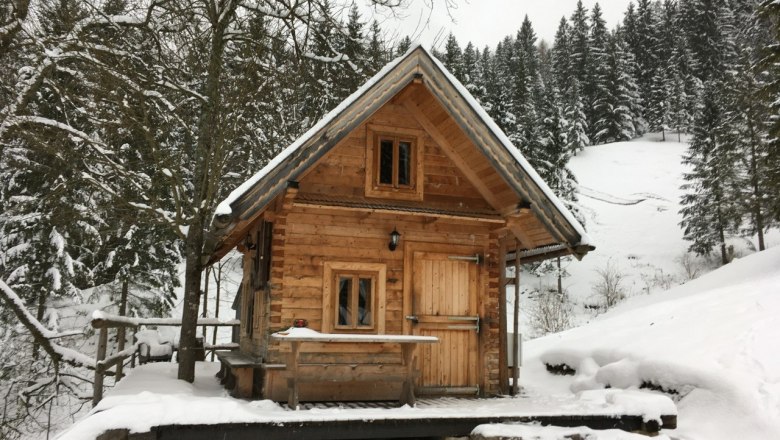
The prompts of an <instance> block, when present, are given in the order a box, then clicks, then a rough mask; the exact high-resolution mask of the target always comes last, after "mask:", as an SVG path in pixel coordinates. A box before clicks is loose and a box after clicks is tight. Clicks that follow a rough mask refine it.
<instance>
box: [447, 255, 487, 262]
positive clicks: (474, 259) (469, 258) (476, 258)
mask: <svg viewBox="0 0 780 440" xmlns="http://www.w3.org/2000/svg"><path fill="white" fill-rule="evenodd" d="M447 258H449V259H450V260H457V261H470V262H472V263H477V264H482V255H479V254H474V255H450V256H449V257H447Z"/></svg>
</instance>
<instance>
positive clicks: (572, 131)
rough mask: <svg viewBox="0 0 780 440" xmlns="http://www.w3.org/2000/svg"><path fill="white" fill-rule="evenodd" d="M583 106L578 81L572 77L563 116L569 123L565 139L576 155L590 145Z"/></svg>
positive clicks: (570, 149)
mask: <svg viewBox="0 0 780 440" xmlns="http://www.w3.org/2000/svg"><path fill="white" fill-rule="evenodd" d="M584 106H585V105H584V104H583V103H582V97H581V96H580V86H579V82H578V81H577V79H576V78H573V79H572V82H571V85H570V87H569V96H568V97H567V100H566V107H565V118H566V120H567V121H568V123H569V131H568V134H567V136H566V140H567V142H568V145H569V151H570V152H571V154H572V155H577V153H578V152H580V151H583V150H584V149H585V147H587V146H588V145H590V139H589V138H588V120H587V118H586V116H585V111H584Z"/></svg>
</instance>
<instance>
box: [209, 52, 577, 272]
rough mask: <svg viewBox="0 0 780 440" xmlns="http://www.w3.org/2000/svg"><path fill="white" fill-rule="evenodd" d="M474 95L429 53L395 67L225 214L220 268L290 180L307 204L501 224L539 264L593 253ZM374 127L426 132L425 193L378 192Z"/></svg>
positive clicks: (220, 221) (218, 225)
mask: <svg viewBox="0 0 780 440" xmlns="http://www.w3.org/2000/svg"><path fill="white" fill-rule="evenodd" d="M467 93H468V92H465V89H463V88H462V86H460V85H459V84H458V83H457V80H455V79H454V78H452V77H451V75H449V73H447V72H446V71H445V70H444V69H443V67H442V66H441V65H440V63H439V62H438V61H436V60H435V59H433V58H432V57H431V56H430V54H429V53H428V52H427V51H425V50H424V49H422V48H421V47H418V48H416V49H415V50H412V51H410V52H409V53H407V54H406V55H405V56H404V57H402V58H400V59H399V60H396V61H395V62H394V63H391V65H389V66H388V67H386V68H385V69H383V71H382V72H380V73H379V74H377V76H376V77H375V78H374V79H372V80H371V81H369V83H367V84H366V85H365V86H364V87H363V88H361V90H359V91H358V92H356V93H355V94H354V95H353V96H351V97H350V98H348V99H347V100H346V101H345V102H344V103H342V105H340V106H339V107H338V108H337V109H335V110H334V111H333V112H331V114H329V115H328V116H327V117H326V118H325V119H324V120H323V121H321V122H320V124H318V125H317V126H315V127H314V128H313V129H312V130H310V132H308V133H307V134H306V135H304V136H303V137H302V138H301V139H300V140H299V141H298V142H296V143H295V144H294V145H292V146H291V147H289V148H288V149H286V150H285V151H284V152H283V153H282V154H281V157H280V159H283V160H279V161H275V162H274V163H272V164H271V165H269V167H268V169H264V170H262V171H261V172H260V173H259V176H257V177H256V178H254V179H252V181H250V182H249V183H252V185H244V186H242V188H240V191H237V194H233V195H231V197H229V199H228V201H226V202H225V203H228V204H229V207H230V208H229V211H230V215H225V214H223V213H219V212H218V213H217V215H216V216H215V221H214V228H213V232H212V237H211V239H212V241H213V242H215V243H214V251H212V252H210V256H209V257H210V259H211V261H215V260H216V259H218V258H220V257H221V255H224V253H225V252H227V251H228V250H229V249H230V248H232V247H234V246H235V245H236V244H238V243H239V242H240V240H241V239H242V237H243V236H244V235H245V234H246V231H248V230H249V229H250V228H251V225H252V224H254V223H255V222H256V221H257V220H258V218H260V217H261V216H262V214H263V212H264V211H265V210H266V209H267V207H268V206H271V204H272V202H273V201H274V200H277V201H276V202H274V203H277V204H278V203H281V199H280V198H281V197H282V196H283V191H284V189H285V188H286V187H287V186H288V185H289V184H290V182H294V185H295V186H296V188H297V190H296V191H297V199H298V202H299V203H307V202H308V203H310V204H316V203H319V204H322V205H329V206H334V205H350V206H351V207H353V208H359V209H363V210H375V209H384V210H392V209H399V210H406V211H407V212H415V211H416V212H420V213H423V214H425V213H428V214H431V215H441V216H447V215H454V216H458V215H467V216H478V217H480V216H481V217H484V218H493V219H501V221H503V222H504V227H505V228H506V229H507V230H508V231H510V232H511V235H513V236H514V237H516V238H517V239H518V240H519V243H520V246H519V248H518V250H527V251H533V252H534V255H535V258H541V257H544V255H548V256H550V255H552V254H553V253H555V254H556V255H560V254H573V255H575V256H577V257H578V258H580V257H581V256H582V255H584V254H585V253H587V252H588V251H589V250H591V249H592V246H590V244H589V243H588V239H587V238H586V236H585V234H584V231H583V230H582V227H581V226H580V225H579V224H578V223H577V221H576V220H574V218H573V217H572V216H571V214H570V213H569V212H568V211H567V210H566V209H565V208H564V207H563V205H562V204H561V203H560V201H558V200H557V199H555V196H554V195H552V192H551V191H550V189H549V188H548V187H547V186H546V185H545V184H544V183H543V182H542V181H541V180H540V179H539V176H538V175H537V174H536V172H535V171H533V170H532V169H530V166H529V165H528V163H527V162H526V161H525V160H524V159H523V158H522V156H520V155H519V153H518V152H517V151H516V149H515V148H514V147H513V146H511V144H509V141H508V140H507V139H506V137H505V135H504V134H503V133H501V132H500V130H499V129H498V128H497V127H495V124H494V123H493V122H492V121H490V120H489V117H487V115H486V114H484V111H483V110H482V109H481V108H479V107H478V105H476V104H475V103H474V101H473V98H471V97H470V96H465V95H464V94H467ZM372 125H379V126H384V127H394V128H398V129H409V130H417V131H420V132H422V133H424V135H423V136H422V139H423V141H422V143H423V144H424V148H422V151H423V154H422V155H421V159H422V162H423V167H422V170H423V171H422V174H423V181H424V186H423V188H422V191H421V192H420V193H418V194H417V195H416V196H415V197H406V198H404V197H398V198H396V197H390V198H388V200H382V197H376V195H375V194H374V195H373V197H372V196H371V195H370V194H368V192H369V191H368V188H367V187H366V180H367V179H366V171H367V167H366V154H367V153H366V151H367V150H366V148H367V145H368V144H370V142H369V140H368V139H367V136H368V135H367V133H369V132H370V131H369V130H370V129H371V126H372ZM369 172H371V170H369ZM396 199H403V200H396Z"/></svg>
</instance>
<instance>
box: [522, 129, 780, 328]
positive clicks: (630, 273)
mask: <svg viewBox="0 0 780 440" xmlns="http://www.w3.org/2000/svg"><path fill="white" fill-rule="evenodd" d="M676 139H677V136H676V135H669V134H668V133H667V140H666V141H663V142H662V141H661V136H660V134H658V133H654V134H649V135H646V136H644V137H643V138H640V139H636V140H634V141H630V142H617V143H612V144H604V145H598V146H592V147H588V148H586V149H585V151H583V152H581V153H579V154H578V155H577V156H575V157H574V158H572V160H571V162H570V164H569V166H570V168H571V170H572V171H573V172H574V174H575V175H576V177H577V180H578V183H579V190H578V196H579V202H578V205H579V206H580V211H581V213H582V215H583V217H584V219H585V227H586V229H587V230H588V234H589V235H590V237H591V238H592V239H593V241H594V242H595V244H596V250H595V251H593V252H591V253H589V254H588V255H586V256H585V258H584V259H583V260H582V261H576V260H573V259H571V260H570V261H568V262H566V261H565V262H564V263H563V267H564V269H565V271H566V272H568V274H569V276H567V277H565V278H564V280H563V288H564V290H565V291H566V293H567V295H568V298H570V300H571V302H572V304H571V306H572V311H573V316H572V325H580V324H583V323H585V322H588V321H589V320H590V319H592V318H593V316H595V315H596V314H597V313H599V311H598V310H596V308H597V306H598V305H599V304H600V303H601V298H599V297H598V296H597V295H595V294H594V292H593V285H594V284H595V283H596V282H597V281H598V280H599V275H598V273H597V270H603V269H604V268H605V267H606V266H607V265H608V264H609V265H611V267H613V268H614V269H615V270H616V271H618V272H619V273H620V274H622V275H623V276H624V280H623V282H622V286H623V288H624V290H625V293H626V296H628V297H633V296H639V295H645V294H648V293H653V292H661V291H664V290H667V289H669V288H671V287H674V286H676V285H679V284H681V283H684V282H686V281H688V280H689V279H691V278H695V276H699V275H701V274H703V273H706V272H709V271H710V270H712V269H714V268H715V267H717V266H718V264H717V262H715V261H711V260H708V259H706V258H701V257H696V256H694V255H693V254H687V252H686V251H687V249H688V245H689V243H687V242H686V241H685V240H683V231H682V229H681V228H680V226H679V222H680V220H681V219H682V218H681V216H680V214H679V210H680V204H679V201H680V197H681V196H682V191H681V190H680V185H682V183H683V179H682V175H683V172H684V171H685V167H684V166H683V165H682V164H681V159H682V156H683V154H685V151H686V149H687V148H688V144H687V143H685V141H686V138H685V136H683V138H682V140H683V142H676ZM729 243H730V245H732V246H734V250H735V252H734V253H735V255H736V256H741V255H749V254H751V253H753V252H755V251H756V246H755V244H754V241H751V240H748V239H744V238H740V237H734V238H731V239H730V240H729ZM767 244H768V246H769V247H772V246H775V245H777V244H780V236H779V235H778V234H777V231H770V233H769V234H768V235H767ZM686 254H687V255H686ZM686 259H687V262H688V271H690V272H693V271H695V272H697V273H696V274H695V276H692V275H694V274H693V273H689V272H688V271H686V268H685V267H684V264H683V261H684V260H686ZM555 284H556V280H555V278H554V276H553V275H550V274H548V275H546V276H544V277H543V278H541V279H540V278H537V277H535V276H532V275H530V274H527V273H524V274H523V276H522V279H521V285H522V286H523V291H524V292H526V293H525V294H524V295H523V297H522V298H521V304H520V307H521V310H522V316H521V321H520V322H521V323H520V325H521V329H522V333H523V335H524V336H525V337H526V338H528V337H533V336H534V335H535V334H536V333H537V332H536V331H535V330H534V329H533V328H531V327H530V324H529V322H530V319H529V316H528V313H529V312H530V311H531V309H532V307H533V304H534V302H535V301H536V300H535V297H534V296H535V295H534V294H531V295H529V294H528V292H531V291H534V290H537V291H538V290H542V291H543V290H545V289H547V288H550V287H554V286H555ZM507 293H508V294H507V298H508V300H509V301H510V303H511V301H512V298H513V290H512V288H511V286H510V289H509V290H508V292H507ZM510 310H511V306H510ZM510 320H511V317H510Z"/></svg>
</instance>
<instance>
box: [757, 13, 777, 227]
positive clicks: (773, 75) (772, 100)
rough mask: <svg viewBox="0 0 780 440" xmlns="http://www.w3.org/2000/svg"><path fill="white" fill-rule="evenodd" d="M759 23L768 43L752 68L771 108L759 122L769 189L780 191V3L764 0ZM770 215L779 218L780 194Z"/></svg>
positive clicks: (759, 52) (759, 95)
mask: <svg viewBox="0 0 780 440" xmlns="http://www.w3.org/2000/svg"><path fill="white" fill-rule="evenodd" d="M753 22H754V23H755V25H756V26H761V27H763V28H765V29H767V40H768V44H767V45H766V46H765V47H763V48H760V50H759V51H758V54H757V58H758V59H757V60H756V61H755V62H754V64H753V70H754V72H755V74H756V76H757V78H759V93H758V98H759V99H760V100H761V101H762V102H763V103H764V105H765V106H766V107H767V108H769V111H768V112H767V113H766V114H765V115H763V116H761V118H760V119H759V120H758V121H760V123H761V125H762V127H763V128H764V130H766V135H767V138H766V142H767V148H768V151H769V154H768V157H767V158H766V164H767V165H766V169H767V174H768V175H767V176H766V180H767V185H768V187H769V191H773V192H774V194H778V193H780V4H779V3H778V2H776V1H772V0H764V1H763V2H762V3H761V5H760V6H759V7H758V9H757V10H756V11H755V13H754V17H753ZM768 209H769V215H770V216H771V218H773V219H774V220H775V221H780V197H773V198H772V199H771V200H770V201H769V208H768Z"/></svg>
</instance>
